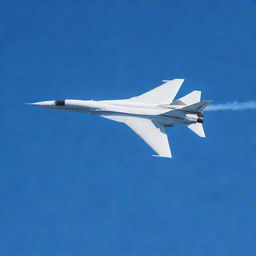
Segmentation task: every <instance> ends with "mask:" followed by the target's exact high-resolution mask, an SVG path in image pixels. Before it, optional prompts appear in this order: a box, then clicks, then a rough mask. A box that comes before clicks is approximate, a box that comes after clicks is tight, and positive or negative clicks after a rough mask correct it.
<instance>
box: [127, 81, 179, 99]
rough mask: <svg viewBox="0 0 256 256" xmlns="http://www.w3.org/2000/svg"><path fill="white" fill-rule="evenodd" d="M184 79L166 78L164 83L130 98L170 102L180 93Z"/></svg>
mask: <svg viewBox="0 0 256 256" xmlns="http://www.w3.org/2000/svg"><path fill="white" fill-rule="evenodd" d="M183 81H184V79H174V80H169V81H168V80H164V84H162V85H160V86H158V87H156V88H154V89H153V90H151V91H148V92H145V93H143V94H141V95H139V96H137V97H133V98H131V99H130V100H132V101H138V102H145V103H151V104H170V103H171V102H172V101H173V99H174V98H175V96H176V94H177V93H178V91H179V89H180V87H181V85H182V83H183Z"/></svg>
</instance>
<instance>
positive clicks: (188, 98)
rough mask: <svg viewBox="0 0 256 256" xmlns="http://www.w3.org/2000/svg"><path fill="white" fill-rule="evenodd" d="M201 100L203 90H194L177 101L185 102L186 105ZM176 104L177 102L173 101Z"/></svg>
mask: <svg viewBox="0 0 256 256" xmlns="http://www.w3.org/2000/svg"><path fill="white" fill-rule="evenodd" d="M200 100H201V92H200V91H193V92H191V93H189V94H187V95H185V96H184V97H182V98H180V99H178V100H177V102H183V103H184V104H186V105H191V104H194V103H197V102H199V101H200ZM173 104H175V102H173Z"/></svg>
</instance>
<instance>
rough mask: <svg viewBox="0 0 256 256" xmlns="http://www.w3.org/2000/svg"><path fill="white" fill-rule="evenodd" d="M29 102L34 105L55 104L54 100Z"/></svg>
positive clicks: (45, 105)
mask: <svg viewBox="0 0 256 256" xmlns="http://www.w3.org/2000/svg"><path fill="white" fill-rule="evenodd" d="M27 104H29V105H33V106H39V107H51V106H54V101H53V100H48V101H39V102H32V103H27Z"/></svg>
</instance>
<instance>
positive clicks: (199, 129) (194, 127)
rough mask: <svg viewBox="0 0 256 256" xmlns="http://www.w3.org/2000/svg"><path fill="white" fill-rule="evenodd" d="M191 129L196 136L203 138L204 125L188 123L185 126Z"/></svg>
mask: <svg viewBox="0 0 256 256" xmlns="http://www.w3.org/2000/svg"><path fill="white" fill-rule="evenodd" d="M187 127H188V128H189V129H190V130H191V131H193V132H194V133H196V134H197V135H198V136H200V137H202V138H205V133H204V127H203V125H202V124H201V123H194V124H189V125H188V126H187Z"/></svg>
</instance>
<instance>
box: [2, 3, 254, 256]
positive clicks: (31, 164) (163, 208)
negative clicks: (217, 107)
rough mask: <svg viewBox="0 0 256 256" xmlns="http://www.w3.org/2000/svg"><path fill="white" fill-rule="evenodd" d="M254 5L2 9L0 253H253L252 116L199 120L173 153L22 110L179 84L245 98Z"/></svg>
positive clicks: (114, 126)
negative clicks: (196, 130) (200, 129)
mask: <svg viewBox="0 0 256 256" xmlns="http://www.w3.org/2000/svg"><path fill="white" fill-rule="evenodd" d="M255 13H256V2H255V1H237V0H234V1H224V2H223V1H219V0H217V1H201V0H199V1H198V0H197V1H167V0H166V1H163V0H159V1H157V0H147V1H146V0H145V1H143V0H141V1H135V0H131V1H128V0H127V1H125V0H117V1H114V0H109V1H103V0H96V1H89V0H88V1H68V0H65V1H5V0H1V1H0V24H1V30H0V38H1V41H0V47H1V57H0V64H1V68H0V83H1V87H0V93H1V94H0V95H1V101H0V104H1V106H0V107H1V128H0V133H1V162H0V164H1V166H0V168H1V169H0V252H1V255H8V256H9V255H12V256H15V255H22V256H23V255H37V256H40V255H90V256H93V255H147V256H151V255H197V256H200V255H214V256H216V255H232V256H235V255H250V256H251V255H255V254H256V241H255V238H256V218H255V216H256V204H255V202H256V186H255V182H256V160H255V150H256V135H255V128H256V124H255V111H240V112H235V111H234V112H231V111H226V112H208V113H207V115H206V122H205V131H206V135H207V138H206V139H201V138H199V137H198V136H196V135H195V134H193V133H192V132H191V131H189V130H188V129H186V128H185V127H174V128H170V129H169V130H168V134H169V137H170V144H171V148H172V152H173V159H161V158H153V157H151V154H152V153H153V152H152V150H151V149H150V148H149V147H148V146H147V145H146V144H145V143H144V142H143V141H142V140H140V139H139V138H138V137H137V135H136V134H135V133H133V132H132V131H131V130H129V129H128V128H127V127H125V126H123V125H122V124H119V123H114V122H112V121H109V120H105V119H102V118H100V117H96V116H90V115H83V114H78V113H70V112H61V111H51V110H46V109H40V108H36V107H32V106H28V105H25V102H35V101H41V100H52V99H64V98H71V99H72V98H73V99H95V100H100V99H118V98H128V97H132V96H135V95H138V94H140V93H143V92H145V91H147V90H149V89H151V88H153V87H155V86H157V85H159V84H161V80H162V79H173V78H185V79H186V80H185V82H184V84H183V86H182V88H181V90H180V92H179V94H178V96H183V95H185V94H187V93H189V92H190V91H192V90H194V89H198V90H202V92H203V98H204V99H211V100H214V101H215V102H216V103H225V102H227V101H233V100H237V101H245V100H253V99H255V98H256V96H255V95H256V87H255V84H256V72H255V67H256V51H255V50H256V36H255V27H256V15H255Z"/></svg>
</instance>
